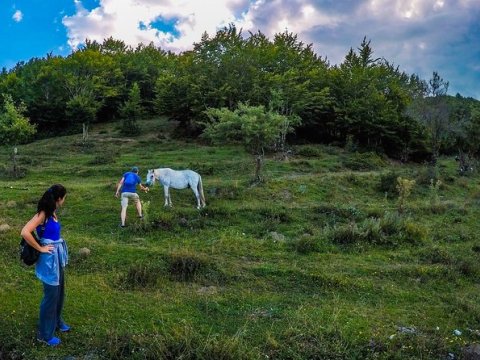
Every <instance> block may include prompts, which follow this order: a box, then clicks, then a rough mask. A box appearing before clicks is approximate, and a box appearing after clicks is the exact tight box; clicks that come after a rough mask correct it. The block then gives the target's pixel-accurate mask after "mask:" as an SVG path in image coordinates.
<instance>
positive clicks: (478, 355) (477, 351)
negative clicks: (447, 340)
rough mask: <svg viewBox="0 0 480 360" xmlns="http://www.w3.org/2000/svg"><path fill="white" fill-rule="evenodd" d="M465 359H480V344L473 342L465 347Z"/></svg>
mask: <svg viewBox="0 0 480 360" xmlns="http://www.w3.org/2000/svg"><path fill="white" fill-rule="evenodd" d="M462 353H463V358H464V359H465V360H480V344H471V345H468V346H466V347H464V348H463V351H462Z"/></svg>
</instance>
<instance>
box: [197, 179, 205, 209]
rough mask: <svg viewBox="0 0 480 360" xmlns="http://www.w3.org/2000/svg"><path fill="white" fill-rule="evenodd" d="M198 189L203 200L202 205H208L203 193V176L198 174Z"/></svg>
mask: <svg viewBox="0 0 480 360" xmlns="http://www.w3.org/2000/svg"><path fill="white" fill-rule="evenodd" d="M197 190H198V192H199V194H200V200H201V202H202V205H203V206H205V205H207V204H206V202H205V195H204V194H203V185H202V177H201V176H200V175H198V185H197Z"/></svg>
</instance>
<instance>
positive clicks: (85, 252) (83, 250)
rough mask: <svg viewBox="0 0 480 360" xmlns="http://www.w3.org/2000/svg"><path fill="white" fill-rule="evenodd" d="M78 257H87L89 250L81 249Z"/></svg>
mask: <svg viewBox="0 0 480 360" xmlns="http://www.w3.org/2000/svg"><path fill="white" fill-rule="evenodd" d="M78 255H80V257H87V256H89V255H90V249H89V248H86V247H83V248H81V249H79V250H78Z"/></svg>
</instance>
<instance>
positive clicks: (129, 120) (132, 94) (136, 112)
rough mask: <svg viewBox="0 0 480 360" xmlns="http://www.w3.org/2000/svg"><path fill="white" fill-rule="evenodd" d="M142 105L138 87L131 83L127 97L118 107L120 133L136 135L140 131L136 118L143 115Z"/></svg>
mask: <svg viewBox="0 0 480 360" xmlns="http://www.w3.org/2000/svg"><path fill="white" fill-rule="evenodd" d="M143 113H144V111H143V107H142V104H141V97H140V87H139V86H138V84H137V83H133V85H132V88H131V89H130V91H129V93H128V99H127V100H126V101H125V102H124V103H123V105H122V106H121V107H120V116H121V117H122V119H123V122H122V134H124V135H136V134H138V133H139V132H140V129H139V127H138V124H137V120H138V119H140V118H141V117H142V116H143Z"/></svg>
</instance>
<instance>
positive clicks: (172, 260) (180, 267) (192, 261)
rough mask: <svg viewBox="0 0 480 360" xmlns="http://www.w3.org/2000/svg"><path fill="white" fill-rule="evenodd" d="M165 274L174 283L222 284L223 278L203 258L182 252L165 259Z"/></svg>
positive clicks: (218, 271) (209, 262)
mask: <svg viewBox="0 0 480 360" xmlns="http://www.w3.org/2000/svg"><path fill="white" fill-rule="evenodd" d="M167 272H168V275H169V276H170V278H171V279H172V280H174V281H182V282H190V281H197V280H199V281H203V282H215V283H219V282H224V281H225V276H224V275H223V273H222V272H221V271H220V270H219V269H218V268H217V266H216V265H215V264H214V263H213V262H211V261H209V259H207V258H206V257H205V256H203V255H198V254H195V253H191V252H188V251H182V252H178V253H173V254H170V255H169V256H168V257H167Z"/></svg>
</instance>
